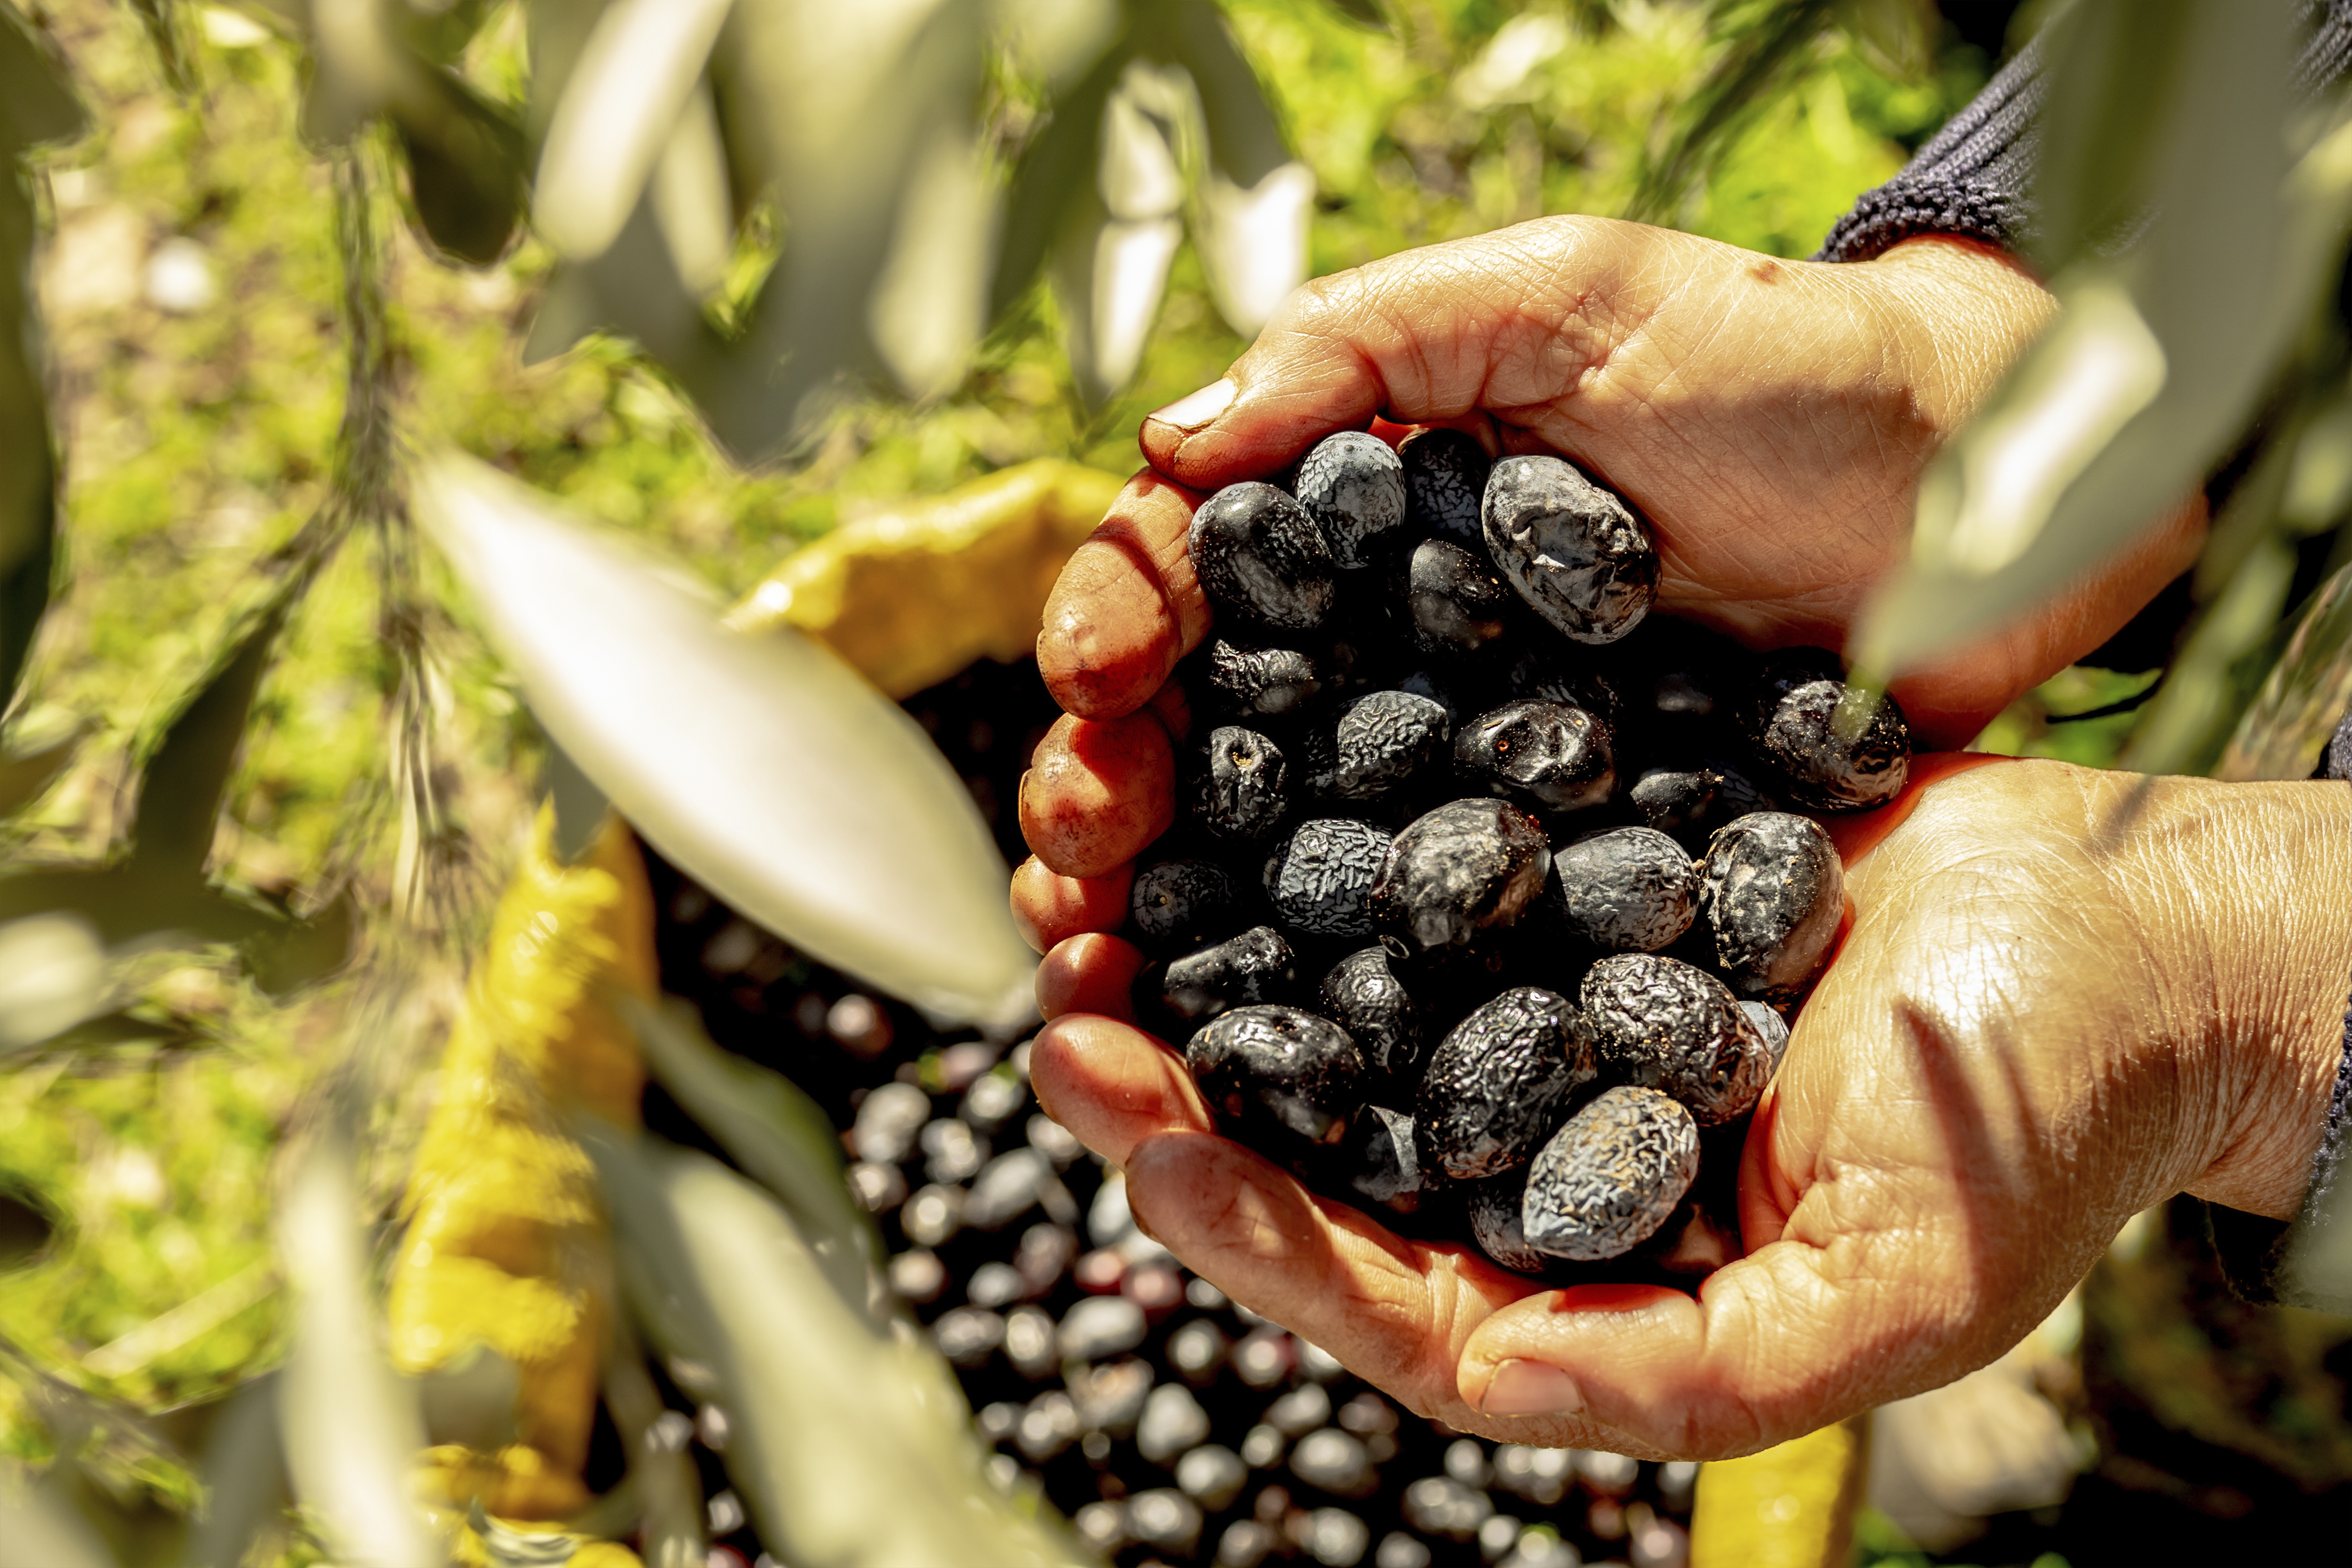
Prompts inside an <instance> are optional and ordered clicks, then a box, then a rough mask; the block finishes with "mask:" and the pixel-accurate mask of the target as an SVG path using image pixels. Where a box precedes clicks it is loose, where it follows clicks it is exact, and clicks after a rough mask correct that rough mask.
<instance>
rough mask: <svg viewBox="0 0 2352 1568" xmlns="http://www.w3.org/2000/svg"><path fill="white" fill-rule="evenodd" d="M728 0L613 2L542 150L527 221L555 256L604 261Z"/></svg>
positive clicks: (687, 97) (688, 94)
mask: <svg viewBox="0 0 2352 1568" xmlns="http://www.w3.org/2000/svg"><path fill="white" fill-rule="evenodd" d="M731 3H732V0H614V3H613V4H610V5H606V6H605V7H604V11H603V12H602V14H601V15H600V16H598V17H597V19H596V25H595V27H594V30H593V32H591V33H590V34H589V36H588V38H587V41H586V43H585V45H584V46H583V48H582V49H581V51H580V54H579V57H578V58H577V59H576V60H575V61H574V62H573V65H572V70H571V72H570V75H569V79H568V80H567V81H566V82H565V84H564V88H563V96H562V100H561V101H560V102H559V103H558V104H557V105H556V109H555V113H554V118H553V120H552V121H551V123H550V125H549V126H548V131H547V141H546V143H545V145H544V146H543V147H542V148H541V152H540V159H539V176H538V179H537V182H536V184H535V186H534V189H533V193H532V198H531V216H532V222H533V224H534V225H535V226H536V227H537V228H538V230H539V232H540V234H541V237H544V238H545V239H546V240H547V242H548V244H550V245H551V246H552V247H554V248H555V250H556V253H557V254H558V255H561V256H564V257H568V258H572V259H573V260H586V259H588V258H593V257H596V256H600V255H602V254H603V253H604V250H605V248H606V247H608V246H610V245H611V244H612V243H613V241H614V238H615V237H618V235H619V234H620V232H621V226H622V225H623V224H624V223H625V222H626V221H627V220H628V216H629V213H630V210H631V209H632V208H634V207H635V205H637V197H638V196H639V195H641V194H642V193H643V192H644V190H645V188H646V181H647V180H648V179H649V178H651V177H652V175H653V172H654V168H655V165H656V163H659V162H660V160H661V156H662V149H663V148H664V147H665V146H666V145H667V143H668V142H669V140H670V133H671V132H672V130H673V129H674V128H675V127H676V126H677V122H678V119H679V116H680V114H681V113H682V112H683V111H684V110H685V109H686V107H687V105H688V102H690V101H691V100H692V99H693V97H694V92H695V85H696V83H697V82H698V81H699V80H700V79H701V78H702V69H703V65H704V62H706V61H707V60H708V59H709V57H710V49H711V46H712V45H713V44H714V43H716V42H717V41H718V38H719V28H720V26H723V25H724V24H725V22H726V20H727V13H728V10H729V7H730V5H731Z"/></svg>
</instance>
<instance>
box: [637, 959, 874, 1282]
mask: <svg viewBox="0 0 2352 1568" xmlns="http://www.w3.org/2000/svg"><path fill="white" fill-rule="evenodd" d="M621 1010H622V1013H623V1016H625V1018H626V1019H627V1020H628V1022H629V1026H630V1027H632V1028H634V1029H635V1031H636V1034H637V1043H638V1045H639V1047H641V1048H642V1049H643V1050H644V1052H645V1056H646V1067H647V1068H651V1069H652V1072H653V1075H654V1077H655V1079H656V1080H658V1081H659V1082H660V1084H661V1086H662V1087H663V1088H664V1089H667V1090H669V1092H670V1094H671V1096H672V1097H673V1098H674V1099H676V1100H677V1102H678V1104H679V1105H680V1106H682V1107H684V1108H685V1110H686V1113H687V1114H688V1116H691V1117H692V1118H694V1121H695V1124H696V1125H697V1126H698V1127H700V1128H702V1129H703V1130H704V1131H707V1132H709V1134H710V1135H711V1137H712V1138H714V1139H716V1140H717V1141H718V1142H719V1147H720V1148H721V1149H723V1150H725V1151H726V1152H727V1155H728V1157H729V1158H730V1159H731V1160H733V1161H734V1162H735V1163H737V1164H738V1165H740V1166H741V1167H742V1168H743V1170H744V1171H745V1172H746V1173H748V1174H750V1175H751V1177H752V1179H753V1180H755V1181H757V1182H759V1183H760V1184H761V1185H762V1186H764V1187H766V1188H767V1189H768V1191H769V1192H770V1193H772V1194H774V1195H775V1197H776V1198H777V1200H778V1201H779V1202H781V1203H782V1204H783V1205H784V1206H785V1207H786V1208H787V1209H789V1210H791V1211H792V1214H793V1218H794V1219H795V1220H796V1221H798V1222H799V1223H800V1226H801V1227H802V1228H803V1230H804V1231H806V1232H807V1233H808V1234H809V1235H810V1236H811V1237H814V1238H815V1240H814V1244H813V1250H814V1255H815V1258H816V1261H817V1265H818V1267H819V1268H822V1269H823V1270H824V1275H825V1278H826V1279H828V1280H830V1281H831V1282H832V1285H833V1288H834V1289H835V1290H836V1291H837V1292H839V1293H840V1295H841V1298H842V1300H844V1301H845V1302H847V1303H848V1304H849V1305H850V1306H851V1307H852V1308H854V1309H856V1310H859V1311H866V1310H872V1309H873V1305H874V1302H875V1301H876V1300H877V1299H878V1298H877V1293H878V1292H880V1291H881V1290H882V1289H883V1288H884V1287H883V1285H882V1281H881V1276H880V1273H879V1272H878V1271H879V1269H880V1268H881V1264H882V1243H881V1238H880V1237H879V1236H878V1235H877V1233H876V1231H875V1229H874V1223H873V1221H872V1220H871V1219H870V1218H868V1217H867V1215H866V1211H865V1210H864V1209H862V1208H860V1207H859V1206H858V1205H857V1204H856V1201H855V1200H853V1199H852V1198H851V1197H850V1195H849V1187H848V1184H846V1183H845V1182H844V1181H843V1179H842V1172H841V1143H840V1140H839V1137H838V1135H837V1134H835V1131H834V1128H833V1123H832V1121H830V1120H829V1119H827V1117H826V1116H825V1114H824V1110H821V1109H820V1108H819V1107H818V1106H817V1104H816V1102H815V1101H814V1100H811V1099H809V1097H808V1096H807V1095H805V1094H803V1093H802V1092H801V1091H800V1089H799V1088H798V1087H797V1086H795V1085H794V1084H793V1082H792V1080H791V1079H787V1078H785V1077H784V1076H783V1075H782V1074H781V1073H776V1072H772V1071H770V1070H769V1069H768V1068H762V1067H759V1066H757V1065H755V1064H753V1063H751V1062H748V1061H745V1060H744V1059H743V1058H740V1057H738V1056H734V1055H731V1054H730V1053H729V1052H726V1051H722V1050H720V1049H719V1047H717V1046H715V1045H713V1044H712V1043H711V1042H710V1037H709V1036H708V1035H705V1034H704V1033H703V1032H702V1026H701V1023H700V1021H699V1020H698V1018H697V1017H696V1016H695V1013H694V1010H693V1008H691V1007H689V1006H688V1005H686V1004H684V1003H682V1002H677V1001H671V1002H669V1003H667V1004H666V1005H663V1006H661V1007H659V1008H655V1007H649V1006H647V1005H645V1004H644V1003H642V1002H640V1001H637V1000H636V999H635V998H634V997H625V998H623V999H622V1000H621Z"/></svg>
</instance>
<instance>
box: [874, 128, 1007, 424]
mask: <svg viewBox="0 0 2352 1568" xmlns="http://www.w3.org/2000/svg"><path fill="white" fill-rule="evenodd" d="M996 216H997V187H996V180H995V176H994V173H993V171H992V170H991V169H990V167H989V164H988V160H987V158H986V155H985V154H984V153H983V152H982V149H981V147H980V146H979V145H978V144H977V143H976V142H973V141H971V140H970V139H968V138H967V137H965V136H963V135H961V133H960V132H958V131H957V130H955V129H954V128H952V127H950V126H947V125H941V126H940V128H939V129H938V130H937V131H936V132H934V133H933V134H932V136H931V138H930V140H929V142H928V143H927V144H926V146H925V149H924V151H923V153H921V155H920V156H919V159H918V160H917V163H916V164H915V167H914V169H913V170H912V171H911V174H910V177H909V179H908V182H907V185H906V194H905V195H904V197H903V198H902V199H901V201H900V203H899V209H898V230H897V232H896V234H895V235H894V236H893V237H892V239H891V244H890V258H889V261H888V264H887V266H886V267H885V268H883V271H882V276H881V277H880V278H879V279H877V281H876V283H875V286H874V292H873V295H872V297H871V298H870V299H869V300H868V302H867V307H866V308H867V312H868V315H869V321H868V323H867V325H868V330H869V331H871V333H872V334H873V338H874V343H875V346H876V347H877V349H879V350H880V351H881V354H882V358H883V361H884V363H887V364H888V365H889V367H890V372H891V374H893V375H894V376H896V377H897V378H898V384H899V386H900V387H901V388H902V389H904V390H905V391H906V392H907V394H908V395H910V396H914V397H935V396H938V395H942V394H944V393H947V392H950V391H952V390H953V389H954V388H955V386H956V384H958V383H959V382H961V381H962V380H963V375H964V371H965V369H966V368H967V367H968V366H969V365H970V364H971V354H972V350H973V349H974V348H976V347H977V346H978V345H979V343H980V336H981V332H982V329H983V327H984V326H985V325H986V322H987V310H988V257H989V254H990V252H991V251H992V250H993V249H994V248H995V235H994V229H995V226H996Z"/></svg>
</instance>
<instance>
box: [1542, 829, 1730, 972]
mask: <svg viewBox="0 0 2352 1568" xmlns="http://www.w3.org/2000/svg"><path fill="white" fill-rule="evenodd" d="M1551 863H1552V872H1553V875H1554V876H1555V877H1556V878H1557V879H1558V882H1559V903H1560V910H1561V912H1562V914H1563V915H1565V916H1566V918H1567V922H1568V929H1569V930H1570V932H1572V933H1573V934H1574V935H1576V936H1577V937H1578V938H1580V940H1582V941H1584V942H1590V943H1591V944H1592V945H1593V946H1594V947H1597V948H1600V949H1601V950H1603V951H1604V952H1656V951H1657V950H1658V949H1660V948H1662V947H1664V946H1667V945H1668V944H1670V943H1671V942H1674V941H1675V939H1676V938H1677V937H1680V936H1681V935H1682V934H1683V932H1685V931H1688V930H1689V929H1690V923H1691V921H1692V919H1693V918H1694V917H1695V916H1696V914H1697V912H1698V867H1697V866H1696V864H1694V863H1693V862H1692V860H1691V858H1690V857H1689V856H1688V855H1686V854H1685V853H1684V852H1683V847H1682V846H1681V845H1679V844H1677V843H1675V841H1674V840H1673V839H1671V838H1669V837H1666V836H1665V835H1664V834H1663V833H1660V832H1658V831H1657V830H1656V829H1654V828H1649V827H1619V828H1612V829H1611V830H1610V831H1609V832H1607V833H1596V834H1593V835H1591V837H1585V838H1580V839H1578V840H1577V841H1576V842H1575V843H1573V844H1571V845H1570V846H1569V847H1566V848H1565V849H1559V850H1556V851H1554V852H1553V854H1552V858H1551Z"/></svg>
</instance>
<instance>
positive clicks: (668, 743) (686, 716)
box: [417, 456, 1034, 1026]
mask: <svg viewBox="0 0 2352 1568" xmlns="http://www.w3.org/2000/svg"><path fill="white" fill-rule="evenodd" d="M417 493H418V501H419V509H418V510H419V515H420V518H421V519H422V520H423V521H425V524H426V526H427V527H428V529H429V530H430V531H431V532H432V534H433V536H434V538H435V540H436V542H437V543H438V544H439V545H440V547H441V549H442V550H443V551H444V552H445V553H446V554H447V556H448V557H449V559H450V561H451V562H452V563H453V564H454V565H455V566H456V568H457V574H458V575H459V577H460V578H461V579H462V580H463V581H464V582H465V584H466V585H467V588H468V589H469V590H470V591H471V593H472V595H473V597H474V601H475V603H476V605H478V608H479V610H480V613H481V615H482V616H483V618H484V620H485V621H486V622H487V623H488V626H489V627H490V630H491V632H492V634H493V636H494V637H495V638H496V639H497V641H498V643H499V647H501V649H502V651H503V652H504V653H505V655H506V658H507V660H508V663H509V667H510V668H513V670H514V671H515V673H516V675H517V677H518V678H519V679H520V681H521V683H522V686H523V689H524V691H525V692H526V694H527V695H528V696H529V697H530V702H531V708H532V711H533V712H534V713H535V714H536V715H537V717H538V719H539V721H540V722H541V723H542V724H543V725H545V726H546V728H547V731H548V732H549V733H550V734H551V736H552V737H553V738H554V739H555V741H556V742H557V743H558V744H559V745H561V746H562V748H563V749H564V751H565V752H566V753H568V754H569V755H570V756H571V758H572V761H573V762H575V763H578V764H579V765H580V767H581V768H582V769H583V771H585V772H586V773H588V775H589V777H590V778H592V779H593V780H594V781H595V783H596V785H597V787H598V788H600V789H602V790H603V791H604V793H605V795H608V796H609V797H610V798H611V800H612V802H613V804H614V806H615V807H616V808H617V809H618V810H619V811H620V812H621V813H622V814H623V815H624V816H626V817H627V818H628V819H629V821H630V822H631V823H632V824H633V825H634V826H635V827H636V828H637V830H638V831H639V832H640V833H642V834H644V835H645V837H646V838H647V839H648V840H649V841H650V842H652V843H653V844H654V845H655V847H657V848H659V849H660V850H661V852H662V853H663V854H664V855H666V856H667V857H669V858H671V859H672V860H673V861H676V862H677V864H678V865H679V866H680V867H681V868H684V869H685V870H686V871H687V872H688V874H689V875H691V876H692V877H694V878H695V879H697V880H698V881H699V882H701V883H702V884H703V885H704V886H706V887H708V888H709V889H711V890H712V891H713V892H714V893H716V894H718V895H719V897H720V898H722V899H724V900H727V901H728V902H729V903H730V904H732V905H734V906H735V907H736V908H737V909H739V910H742V911H743V913H744V914H746V915H748V916H750V917H751V919H753V920H755V921H760V922H761V924H763V925H765V926H767V927H768V928H769V929H771V930H772V931H775V932H776V933H777V934H778V935H779V936H781V937H782V938H783V939H784V940H786V941H787V942H792V943H793V944H794V945H795V946H798V947H800V948H801V949H803V951H804V952H809V953H810V954H812V955H813V956H814V957H816V958H818V959H820V960H822V961H823V962H824V963H831V964H833V965H835V966H836V967H838V968H842V969H845V970H847V971H849V972H850V973H854V974H856V975H858V976H859V977H861V978H862V979H864V980H866V981H867V982H868V983H869V984H874V985H877V986H878V987H880V988H881V989H882V990H884V991H886V992H888V993H890V994H894V995H898V996H901V997H904V998H906V999H907V1000H908V1001H909V1002H913V1003H915V1004H916V1005H919V1006H922V1007H925V1008H927V1009H929V1010H930V1011H931V1012H933V1013H935V1014H938V1015H940V1016H952V1017H955V1018H959V1019H966V1020H979V1021H986V1022H989V1023H992V1024H999V1025H1008V1026H1009V1025H1011V1024H1013V1023H1017V1022H1018V1021H1020V1020H1021V1019H1023V1018H1024V1017H1027V1016H1031V1014H1032V1008H1033V1003H1032V1002H1031V1000H1030V998H1029V994H1028V993H1029V985H1030V973H1031V968H1032V964H1033V962H1034V960H1033V957H1032V955H1031V954H1030V953H1029V952H1028V950H1027V949H1026V948H1025V947H1024V945H1023V944H1022V942H1021V940H1020V938H1019V936H1018V935H1017V933H1016V932H1015V931H1014V929H1013V922H1012V917H1011V915H1010V913H1009V911H1008V910H1007V907H1006V904H1005V894H1004V888H1005V879H1006V876H1007V873H1006V870H1005V868H1004V863H1003V858H1002V857H1000V856H999V855H998V854H997V852H996V847H995V845H994V843H993V842H992V839H991V837H990V835H989V832H988V828H987V826H986V825H985V824H984V823H983V822H982V820H981V817H980V814H979V812H978V810H977V809H976V808H975V807H974V806H973V805H972V803H971V796H970V795H969V794H967V793H966V791H965V790H964V788H963V785H962V783H961V780H959V779H958V778H957V777H956V776H955V774H954V773H952V772H951V771H950V769H949V767H948V766H947V763H946V762H945V761H944V760H943V759H942V758H941V757H940V754H939V752H937V751H936V750H935V749H934V748H933V747H932V746H931V745H930V743H929V740H928V739H926V738H925V736H924V735H923V732H922V731H921V729H920V728H919V727H918V726H917V725H916V724H915V722H914V721H912V720H911V719H909V718H908V717H907V716H906V714H905V713H904V712H903V711H902V710H899V709H898V706H897V705H896V704H894V703H892V702H890V701H889V700H887V698H885V697H883V696H882V695H881V694H880V693H879V692H877V691H876V690H875V689H874V688H873V687H872V686H871V685H869V684H867V683H866V681H865V680H864V679H862V678H860V677H859V676H858V675H857V674H856V672H855V671H854V670H852V669H850V668H848V667H847V666H846V665H845V664H843V663H842V662H841V660H840V659H839V658H837V657H836V656H835V655H834V654H833V653H831V652H830V651H828V650H826V649H825V648H824V647H821V646H820V645H818V644H817V643H815V642H814V640H812V639H810V638H807V637H802V636H800V635H798V634H796V633H792V632H790V631H788V630H783V629H779V630H778V631H776V632H774V633H772V634H771V635H768V636H764V637H756V638H754V637H744V636H741V635H739V634H737V633H734V632H730V631H728V630H727V629H725V628H724V627H723V626H720V625H719V613H718V610H717V608H716V607H715V605H713V603H712V602H711V600H710V599H709V596H708V595H705V594H703V593H701V592H699V591H698V590H697V589H696V588H694V587H691V586H688V585H687V584H684V583H682V582H681V581H680V580H679V579H678V578H677V575H676V574H674V573H673V572H672V571H670V570H668V569H667V568H665V567H664V566H662V565H661V564H659V563H656V562H653V561H649V560H648V559H646V558H645V557H644V556H642V555H641V554H639V553H638V552H635V551H632V550H629V549H626V548H624V547H622V546H620V545H618V544H615V543H613V542H608V541H606V540H605V539H604V538H602V537H600V536H598V535H596V534H594V533H592V532H590V531H588V530H586V529H585V528H583V527H582V526H580V525H579V524H577V523H575V522H572V521H569V520H568V519H566V518H564V517H563V516H562V514H561V513H560V512H558V511H557V510H555V508H554V507H553V506H552V505H551V503H550V502H548V501H547V500H545V499H544V498H542V497H541V496H539V495H537V494H536V493H534V492H532V491H531V490H530V489H527V488H525V487H523V486H521V485H519V484H517V483H515V482H514V481H513V480H511V479H507V478H505V477H504V476H502V475H500V474H498V473H497V472H495V471H494V470H492V469H490V468H487V467H485V466H483V465H482V464H479V463H477V462H474V461H473V460H471V459H469V458H459V457H454V456H453V457H445V458H440V459H438V460H436V462H434V463H433V464H432V465H431V466H430V467H429V468H426V469H425V471H424V472H423V473H422V474H421V475H420V476H419V481H418V485H417Z"/></svg>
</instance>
